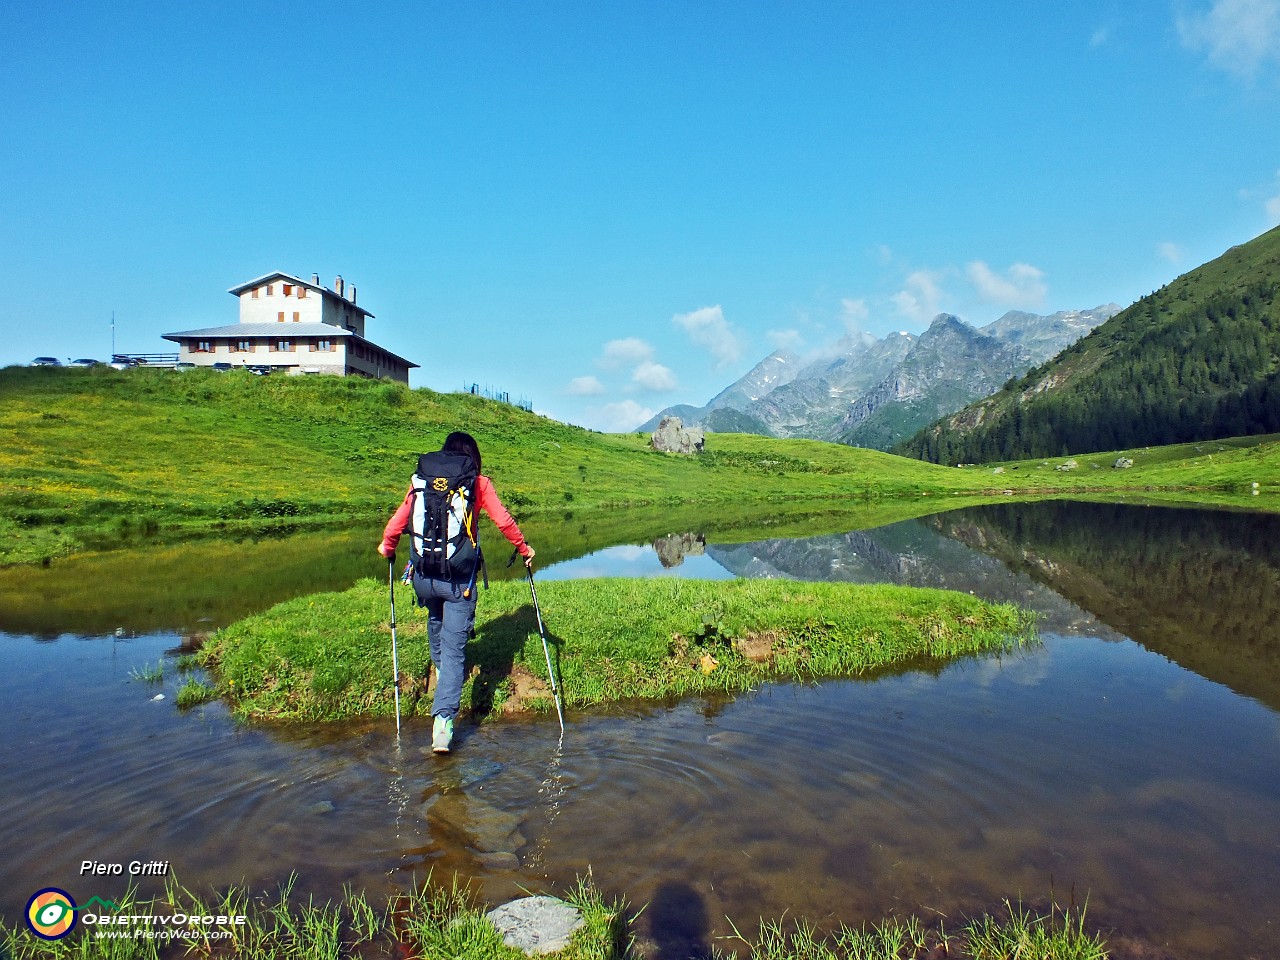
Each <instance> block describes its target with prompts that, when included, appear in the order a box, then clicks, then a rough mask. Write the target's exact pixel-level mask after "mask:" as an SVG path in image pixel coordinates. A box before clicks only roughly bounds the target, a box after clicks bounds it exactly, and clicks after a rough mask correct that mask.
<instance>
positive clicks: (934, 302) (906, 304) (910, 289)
mask: <svg viewBox="0 0 1280 960" xmlns="http://www.w3.org/2000/svg"><path fill="white" fill-rule="evenodd" d="M940 279H941V277H940V275H939V274H937V273H934V272H933V271H930V270H917V271H916V272H915V273H913V274H911V275H910V276H909V277H907V281H906V289H905V290H899V291H898V292H897V293H895V294H894V295H893V296H892V297H890V298H889V299H890V300H892V301H893V304H894V306H896V307H897V308H898V312H899V313H901V314H902V315H903V316H904V317H907V318H909V319H911V320H916V321H919V322H921V323H927V322H928V321H930V320H932V319H933V318H934V317H936V316H937V315H938V314H939V313H941V312H942V311H941V310H939V309H938V304H940V303H941V302H942V289H941V288H940V287H939V285H938V282H939V280H940Z"/></svg>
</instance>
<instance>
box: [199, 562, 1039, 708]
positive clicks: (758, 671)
mask: <svg viewBox="0 0 1280 960" xmlns="http://www.w3.org/2000/svg"><path fill="white" fill-rule="evenodd" d="M396 591H397V592H396V596H397V603H396V613H397V618H398V621H397V644H398V649H399V664H400V687H401V711H402V713H403V714H404V715H406V716H414V715H419V716H425V715H428V714H429V713H430V706H431V704H430V698H429V697H428V696H426V685H427V682H428V677H429V669H430V656H429V653H428V649H427V637H426V617H425V613H424V612H422V611H419V610H418V609H417V607H416V605H415V604H414V602H413V592H412V590H411V589H410V588H408V587H405V586H401V585H400V584H399V583H397V587H396ZM538 600H539V603H540V605H541V608H542V614H543V619H544V622H545V624H546V631H547V640H548V644H549V647H550V650H551V656H552V658H553V661H554V662H555V665H556V669H557V673H558V676H559V679H560V683H561V687H562V695H563V699H564V703H565V705H566V706H567V707H571V708H572V707H586V706H590V705H592V704H599V703H605V702H609V701H617V700H627V699H661V698H666V697H672V696H680V695H684V694H690V693H709V692H722V691H729V692H732V691H739V690H746V689H750V688H751V687H753V686H756V685H757V684H759V683H761V682H763V681H765V680H768V679H771V678H796V679H815V678H821V677H834V676H855V675H859V674H864V673H867V672H868V671H875V670H880V669H884V668H887V667H892V666H897V665H904V664H909V663H920V664H930V663H933V664H936V663H939V662H942V661H945V660H947V659H950V658H953V657H957V656H962V655H966V654H972V653H977V652H980V651H991V650H996V651H998V650H1005V649H1010V648H1012V647H1014V646H1017V645H1020V644H1022V643H1024V642H1026V641H1027V640H1028V638H1029V637H1030V635H1031V629H1032V626H1031V621H1030V615H1029V614H1027V613H1025V612H1024V611H1021V610H1019V609H1017V608H1015V607H1013V606H1008V605H995V604H990V603H987V602H984V601H982V600H979V599H977V598H975V597H972V596H969V595H967V594H961V593H954V592H949V591H944V590H924V589H917V588H910V587H894V586H854V585H848V584H819V583H796V582H791V581H780V580H733V581H701V580H680V579H670V578H657V579H599V580H572V581H549V582H545V583H541V584H539V586H538ZM389 606H390V604H389V597H388V588H387V583H386V581H381V582H379V581H377V580H372V579H370V580H362V581H360V582H359V583H357V584H356V585H355V586H354V587H352V588H351V589H350V590H347V591H345V592H342V593H327V594H316V595H312V596H308V597H300V598H298V599H296V600H291V601H287V602H285V603H282V604H279V605H277V606H275V607H273V608H271V609H270V610H267V611H265V612H264V613H261V614H258V615H255V616H251V617H248V618H246V619H244V620H241V621H239V622H237V623H235V624H233V625H232V626H230V627H228V628H226V629H224V630H221V631H219V632H217V633H215V634H214V635H213V636H212V637H211V638H210V641H209V643H208V644H207V646H206V647H205V649H204V652H203V654H202V657H203V659H204V662H205V664H206V665H207V666H210V667H213V668H215V671H216V676H217V678H218V686H219V690H220V691H221V692H222V693H223V694H224V695H225V696H226V697H227V699H228V700H229V702H230V704H231V707H232V709H233V710H234V711H235V713H236V714H237V715H238V716H240V717H242V718H245V719H252V720H283V721H317V720H321V721H323V720H342V719H347V718H353V717H361V716H388V715H391V714H392V712H393V711H394V696H393V689H392V683H391V672H392V671H391V635H390V611H389ZM468 663H469V664H470V665H471V666H470V672H469V675H468V677H467V681H466V685H465V687H464V689H463V695H462V705H463V710H464V712H469V713H471V714H472V715H473V716H477V717H484V716H487V715H489V714H491V713H500V712H507V713H511V712H518V711H525V710H539V709H550V708H551V707H552V706H553V701H552V699H551V690H550V687H549V685H548V683H547V669H546V658H545V656H544V654H543V650H542V643H541V640H540V638H539V635H538V630H537V622H536V619H535V616H534V609H533V604H532V601H531V596H530V590H529V584H528V582H527V581H519V580H514V581H504V582H495V583H493V584H492V586H491V588H490V589H489V590H487V591H482V594H481V598H480V605H479V612H478V615H477V619H476V632H475V638H474V639H473V640H472V642H471V644H470V646H469V648H468Z"/></svg>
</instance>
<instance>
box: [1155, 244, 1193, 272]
mask: <svg viewBox="0 0 1280 960" xmlns="http://www.w3.org/2000/svg"><path fill="white" fill-rule="evenodd" d="M1156 250H1157V251H1159V253H1160V256H1162V257H1164V259H1166V260H1168V261H1169V262H1170V263H1172V264H1173V265H1174V266H1177V265H1178V264H1180V263H1182V261H1183V258H1184V257H1185V255H1186V251H1184V250H1183V249H1182V247H1180V246H1178V244H1176V243H1171V242H1169V241H1165V242H1164V243H1161V244H1158V245H1157V246H1156Z"/></svg>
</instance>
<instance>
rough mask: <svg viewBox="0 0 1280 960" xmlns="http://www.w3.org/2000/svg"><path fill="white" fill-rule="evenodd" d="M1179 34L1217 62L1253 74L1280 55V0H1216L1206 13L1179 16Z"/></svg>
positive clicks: (1188, 44)
mask: <svg viewBox="0 0 1280 960" xmlns="http://www.w3.org/2000/svg"><path fill="white" fill-rule="evenodd" d="M1178 34H1179V35H1180V36H1181V38H1182V44H1183V46H1185V47H1186V48H1187V49H1189V50H1194V51H1196V52H1197V53H1204V54H1205V56H1207V57H1208V59H1209V62H1210V63H1212V64H1214V66H1217V67H1221V68H1222V69H1223V70H1226V71H1227V72H1229V73H1234V74H1237V75H1238V76H1242V77H1253V76H1254V75H1255V74H1256V73H1257V72H1258V70H1259V69H1260V68H1261V67H1262V66H1263V64H1265V63H1266V62H1267V61H1268V60H1276V59H1278V58H1280V0H1213V2H1212V3H1211V4H1210V6H1209V10H1208V12H1207V13H1203V14H1192V15H1188V16H1180V17H1178Z"/></svg>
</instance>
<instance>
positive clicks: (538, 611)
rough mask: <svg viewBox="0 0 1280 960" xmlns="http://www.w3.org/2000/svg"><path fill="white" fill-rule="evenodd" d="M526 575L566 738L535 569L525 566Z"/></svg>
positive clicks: (510, 562)
mask: <svg viewBox="0 0 1280 960" xmlns="http://www.w3.org/2000/svg"><path fill="white" fill-rule="evenodd" d="M516 556H517V554H515V553H513V554H512V555H511V559H510V560H509V561H507V566H508V567H509V566H511V564H512V563H514V562H515V559H516ZM524 569H525V573H527V574H528V575H529V593H530V594H531V595H532V596H533V613H534V616H536V617H537V618H538V635H539V636H540V637H542V655H543V656H544V657H546V658H547V676H548V677H550V678H551V695H552V696H553V697H554V698H555V701H556V717H557V718H558V719H559V720H560V736H562V737H563V736H564V710H563V709H562V708H561V706H560V688H559V687H558V686H557V685H556V672H555V670H554V669H553V668H552V666H551V650H550V648H548V647H547V631H546V630H545V629H544V628H543V626H542V609H541V608H540V607H539V606H538V591H537V589H536V588H535V587H534V585H533V567H531V566H529V565H528V564H525V568H524Z"/></svg>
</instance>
